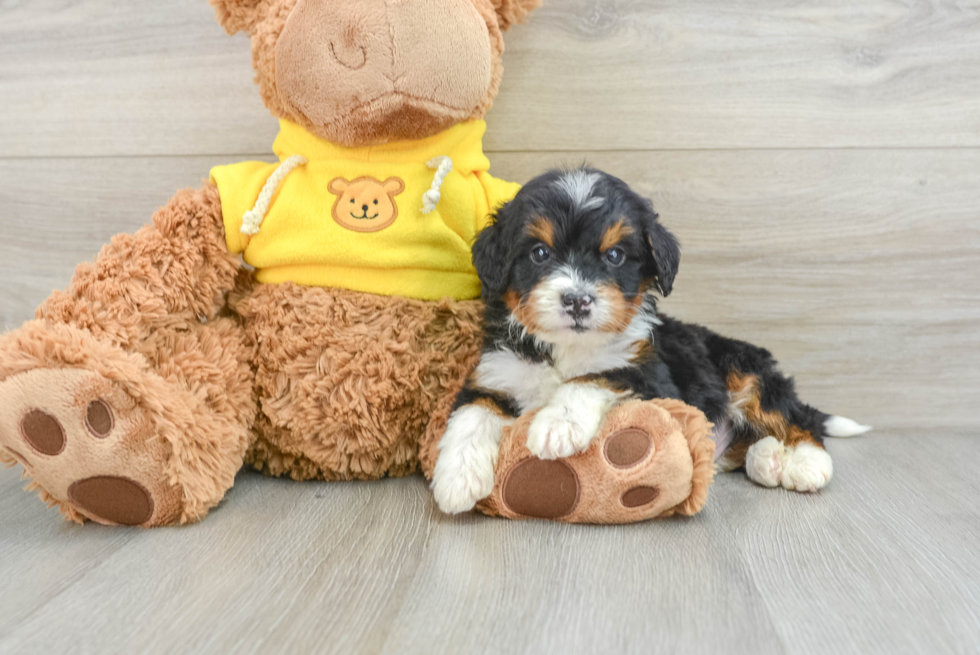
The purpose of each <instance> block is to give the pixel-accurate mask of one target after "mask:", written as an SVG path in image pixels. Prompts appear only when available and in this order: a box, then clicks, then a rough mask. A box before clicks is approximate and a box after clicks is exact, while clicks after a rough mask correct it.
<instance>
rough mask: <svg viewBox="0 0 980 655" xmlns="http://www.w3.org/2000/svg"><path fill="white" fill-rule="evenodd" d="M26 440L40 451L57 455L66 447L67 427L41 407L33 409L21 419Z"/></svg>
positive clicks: (21, 428) (22, 432)
mask: <svg viewBox="0 0 980 655" xmlns="http://www.w3.org/2000/svg"><path fill="white" fill-rule="evenodd" d="M20 432H21V434H22V435H24V441H26V442H27V443H29V444H31V446H33V447H34V448H35V449H36V450H37V451H38V452H39V453H43V454H45V455H57V454H58V453H60V452H61V451H62V450H64V449H65V442H66V440H65V428H63V427H62V426H61V423H60V422H59V421H58V419H56V418H55V417H53V416H51V415H50V414H48V413H46V412H42V411H41V410H39V409H32V410H31V411H29V412H27V414H25V415H24V418H23V419H21V421H20Z"/></svg>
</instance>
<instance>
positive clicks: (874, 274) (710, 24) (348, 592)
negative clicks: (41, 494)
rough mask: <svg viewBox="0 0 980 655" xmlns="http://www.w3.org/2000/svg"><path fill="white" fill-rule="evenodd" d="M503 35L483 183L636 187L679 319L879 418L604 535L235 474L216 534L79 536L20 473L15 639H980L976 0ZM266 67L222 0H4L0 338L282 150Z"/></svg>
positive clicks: (658, 10) (687, 10) (4, 539)
mask: <svg viewBox="0 0 980 655" xmlns="http://www.w3.org/2000/svg"><path fill="white" fill-rule="evenodd" d="M507 44H508V51H507V54H506V55H505V65H506V66H507V73H506V75H505V78H504V84H503V88H502V90H501V95H500V97H499V99H498V101H497V103H496V106H495V107H494V109H493V110H492V112H491V114H490V117H489V124H490V129H489V133H488V140H487V145H488V150H489V151H490V152H491V159H492V161H493V162H494V173H495V174H496V175H498V176H500V177H504V178H509V179H514V180H517V181H525V180H527V179H529V178H530V177H532V176H533V175H535V174H537V173H539V172H541V171H542V170H544V169H546V168H548V167H551V166H554V165H557V164H573V165H574V164H577V163H580V162H582V161H584V160H588V161H590V162H592V163H593V164H595V165H598V166H600V167H603V168H606V169H607V170H609V171H611V172H613V173H615V174H617V175H620V176H622V177H623V178H624V179H626V180H627V181H629V182H630V183H631V184H633V185H635V186H636V188H638V189H639V190H640V191H641V192H643V193H644V194H647V195H648V196H650V197H652V198H653V199H654V202H655V204H656V206H657V208H658V210H659V211H660V213H661V215H662V219H663V221H664V222H665V223H666V224H667V225H668V226H669V227H670V228H671V229H672V230H674V231H675V232H676V233H677V234H678V236H679V237H680V239H681V241H682V243H683V252H684V256H683V262H682V266H681V273H680V276H679V278H678V280H677V284H676V285H675V292H674V294H673V295H672V296H671V297H670V298H669V299H668V300H667V301H666V302H665V303H663V309H664V311H666V312H667V313H671V314H673V315H676V316H678V317H681V318H685V319H690V320H696V321H700V322H704V323H706V324H708V325H710V326H712V327H714V328H716V329H718V330H719V331H722V332H725V333H727V334H730V335H732V336H736V337H740V338H744V339H749V340H751V341H753V342H756V343H759V344H762V345H765V346H766V347H768V348H770V349H771V350H772V351H773V352H774V354H775V355H776V356H777V357H778V358H779V359H780V360H781V362H782V364H783V367H784V368H785V370H787V371H789V372H791V373H793V374H795V375H796V378H797V382H798V386H799V388H800V391H801V394H802V395H803V397H804V398H806V399H807V400H808V401H811V402H812V403H814V404H815V405H817V406H819V407H821V408H823V409H825V410H827V411H833V412H839V413H843V414H846V415H849V416H853V417H854V418H857V419H860V420H862V421H866V422H870V423H874V424H875V425H876V426H878V429H877V430H876V431H875V432H874V433H872V434H871V435H870V436H868V437H864V438H861V439H855V440H834V441H832V442H830V443H829V445H828V450H829V451H830V453H831V454H832V455H833V457H834V462H835V478H834V480H833V481H832V483H831V484H830V486H829V487H828V488H827V489H825V490H824V491H823V492H821V493H820V494H817V495H810V496H802V495H797V494H792V493H788V492H783V491H778V490H777V491H773V490H765V489H761V488H759V487H757V486H754V485H752V484H751V483H749V482H748V481H747V480H746V479H745V477H744V475H742V474H740V473H736V474H730V475H722V476H720V477H719V479H718V480H717V482H716V483H715V486H714V488H713V490H712V497H711V499H710V501H709V503H708V506H707V508H706V509H705V511H704V512H703V513H702V514H700V515H698V516H697V517H695V518H693V519H690V520H669V521H664V522H655V523H647V524H642V525H634V526H620V527H605V528H596V527H588V526H565V525H556V524H550V523H542V522H509V521H502V520H495V519H488V518H484V517H477V516H466V517H462V518H455V519H452V518H448V517H445V516H443V515H441V514H440V513H439V512H438V511H437V510H436V509H435V506H434V504H433V501H432V498H431V494H430V493H429V491H428V490H427V489H426V486H425V484H424V482H423V481H422V480H421V479H419V478H411V479H405V480H388V481H383V482H377V483H337V484H317V483H303V484H299V483H293V482H289V481H282V480H267V479H263V478H260V477H258V476H256V475H253V474H250V473H243V474H242V475H241V476H240V477H239V480H238V484H237V485H236V487H235V488H234V489H233V490H232V491H231V492H230V493H229V494H228V497H227V499H226V500H225V502H224V503H223V504H222V505H221V506H219V507H218V508H217V509H216V510H215V511H214V512H213V514H212V515H210V516H209V517H208V518H207V520H206V521H205V522H203V523H201V524H199V525H196V526H190V527H186V528H180V529H167V530H155V531H150V532H143V531H138V530H129V529H110V528H104V527H100V526H94V525H86V526H84V527H79V526H74V525H70V524H65V523H63V522H61V520H60V519H59V517H58V516H57V514H56V513H55V512H53V511H50V510H45V509H44V506H43V504H42V503H40V501H38V499H37V498H36V497H35V496H33V495H28V494H25V493H23V492H22V491H21V490H20V487H21V486H22V484H21V483H20V482H19V481H18V474H19V469H12V470H6V471H0V575H2V581H3V582H2V585H0V589H2V593H0V653H2V654H6V653H37V652H42V653H48V652H50V653H60V652H66V653H115V652H118V653H131V652H146V653H172V652H181V653H184V652H186V653H198V652H200V653H215V652H222V653H223V652H229V653H266V652H317V653H320V652H322V653H351V652H360V653H369V654H375V653H399V654H401V653H407V654H412V653H425V654H427V655H428V654H431V653H464V652H465V653H508V654H510V653H548V652H555V653H559V652H560V653H595V652H610V653H611V652H617V653H650V652H668V653H681V654H683V653H696V654H701V653H716V652H718V653H720V652H724V653H747V654H751V655H768V654H770V653H771V654H784V653H786V654H796V653H800V654H811V653H814V654H827V655H838V654H840V653H862V654H877V653H882V654H886V653H887V654H889V655H891V654H892V653H923V654H924V655H935V654H936V653H962V654H964V655H965V654H968V653H969V654H972V653H975V652H976V651H977V648H978V646H977V644H978V643H980V557H978V556H977V550H976V544H977V542H978V539H980V479H978V477H977V476H976V473H975V468H976V462H977V460H978V458H980V422H978V420H977V415H976V407H977V401H978V399H980V56H978V53H980V4H978V3H977V2H976V1H975V0H935V1H931V0H908V1H907V2H893V1H891V0H868V1H866V2H861V3H854V2H846V1H845V0H821V1H820V2H810V3H799V2H793V1H791V0H763V1H749V0H735V1H731V0H727V1H723V0H706V1H705V2H697V3H692V2H681V1H677V0H545V6H544V7H543V8H542V9H541V10H540V11H539V12H538V13H537V14H535V15H534V16H533V18H532V21H531V22H530V23H529V24H528V25H526V26H521V27H518V28H516V29H514V30H513V31H512V32H511V33H510V34H509V35H508V40H507ZM249 61H250V52H249V43H248V40H247V38H245V37H243V36H241V35H239V36H236V37H233V38H229V37H227V36H225V35H224V33H223V32H222V30H221V29H220V28H219V27H218V26H217V25H216V24H215V22H214V20H213V17H212V13H211V9H210V8H209V7H208V6H207V4H206V2H205V1H204V0H168V1H167V2H155V3H147V2H143V3H135V2H126V1H123V0H30V1H28V0H0V228H2V235H3V237H2V238H0V279H2V280H3V285H2V291H0V329H12V328H16V327H17V326H18V325H20V324H21V323H22V322H23V321H24V320H26V319H28V318H30V317H31V316H32V313H33V309H34V307H35V306H36V305H37V304H38V303H39V302H41V301H42V300H43V299H44V298H45V297H46V296H47V295H48V293H50V291H51V289H53V288H61V287H63V286H64V285H65V284H67V282H68V280H69V278H70V276H71V273H72V270H73V269H74V267H75V265H76V264H77V263H78V262H79V261H82V260H87V259H91V258H92V257H93V256H94V255H95V254H96V253H97V252H98V251H99V249H100V248H101V247H102V245H103V244H104V243H106V242H107V241H108V239H109V238H110V237H111V236H112V235H113V234H116V233H118V232H123V231H126V232H131V231H133V230H136V229H137V228H139V227H140V226H141V225H143V224H144V223H146V222H147V221H148V220H149V219H150V216H151V215H152V212H153V211H154V210H155V209H156V208H157V207H159V206H161V205H162V204H164V203H165V202H166V201H167V199H168V198H169V197H170V196H172V195H173V193H174V191H175V190H176V189H178V188H181V187H187V186H196V185H199V184H200V183H201V181H202V180H203V179H204V178H205V177H206V176H207V172H208V170H209V168H210V167H211V166H214V165H216V164H223V163H229V162H233V161H238V160H242V159H251V158H259V157H263V158H266V159H270V158H269V157H268V154H267V153H269V151H270V146H271V142H272V139H273V138H274V136H275V133H276V129H277V127H276V122H275V120H273V119H272V118H270V117H269V115H268V113H267V111H266V110H265V108H264V107H263V106H262V103H261V101H260V99H259V97H258V94H257V92H256V90H255V88H254V85H253V84H252V81H251V78H252V73H251V70H250V64H249Z"/></svg>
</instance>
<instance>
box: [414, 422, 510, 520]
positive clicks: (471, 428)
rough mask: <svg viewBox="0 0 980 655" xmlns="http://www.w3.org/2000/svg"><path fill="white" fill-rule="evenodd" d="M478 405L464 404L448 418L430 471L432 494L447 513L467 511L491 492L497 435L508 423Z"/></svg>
mask: <svg viewBox="0 0 980 655" xmlns="http://www.w3.org/2000/svg"><path fill="white" fill-rule="evenodd" d="M510 422H511V421H510V419H506V418H504V417H502V416H500V415H499V414H496V413H494V412H493V411H490V410H489V409H487V408H485V407H482V406H480V405H467V406H465V407H461V408H460V409H458V410H456V411H455V412H454V413H453V415H452V416H450V417H449V423H448V424H447V425H446V433H445V434H444V435H443V437H442V440H440V442H439V458H438V459H437V460H436V467H435V470H434V471H433V473H432V494H433V496H435V499H436V503H437V504H438V505H439V509H441V510H442V511H443V512H445V513H447V514H459V513H461V512H468V511H470V510H471V509H473V507H474V506H475V505H476V503H477V502H478V501H480V500H483V499H484V498H486V497H487V496H489V495H490V494H491V492H493V468H494V465H496V463H497V453H498V447H499V444H500V437H501V435H502V434H503V430H504V427H505V426H506V425H507V424H508V423H510Z"/></svg>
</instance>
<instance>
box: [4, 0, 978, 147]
mask: <svg viewBox="0 0 980 655" xmlns="http://www.w3.org/2000/svg"><path fill="white" fill-rule="evenodd" d="M507 45H508V52H507V54H506V55H505V62H504V63H505V65H506V67H507V73H506V75H505V77H504V83H503V88H502V90H501V95H500V98H499V100H498V101H497V103H496V106H495V107H494V109H493V111H492V112H491V114H490V119H489V122H490V131H489V138H488V147H489V149H490V150H509V151H523V150H528V149H531V150H609V149H628V150H642V149H651V148H660V149H662V148H679V149H690V148H762V147H783V148H785V147H793V148H796V147H807V148H814V147H816V148H826V147H866V146H889V147H902V146H905V147H909V146H915V147H922V146H925V147H933V146H949V147H964V146H972V147H976V146H980V97H978V94H977V92H976V89H977V87H978V85H980V57H978V56H977V52H978V51H980V4H978V3H976V2H974V1H963V0H910V1H909V2H894V1H892V0H865V1H864V2H860V3H854V2H851V1H849V0H824V1H823V2H820V3H800V2H795V1H793V0H765V1H763V2H759V1H756V0H736V1H734V2H733V1H732V0H710V1H707V2H698V3H690V2H683V1H682V0H551V1H550V2H548V1H546V2H545V4H544V7H543V8H542V9H541V10H540V11H539V12H538V13H536V14H534V15H533V16H532V18H531V20H530V22H529V23H528V24H527V25H526V26H521V27H518V28H515V29H514V30H513V31H512V32H511V33H510V34H508V41H507ZM249 62H250V46H249V42H248V40H247V38H246V37H244V36H242V35H238V36H236V37H234V38H229V37H227V36H225V34H224V32H223V31H222V30H221V28H220V27H219V26H218V25H217V24H216V23H215V22H214V20H213V18H212V15H211V10H210V8H209V7H208V6H207V4H206V3H205V1H204V0H168V2H155V3H134V2H122V1H119V0H115V1H108V0H82V1H79V0H34V1H32V2H23V1H21V0H5V2H2V3H0V97H2V98H3V99H4V100H3V102H2V103H0V153H2V154H4V155H6V156H16V157H38V156H66V155H71V156H80V157H89V156H93V155H148V154H161V155H162V154H166V155H175V154H176V155H207V154H235V153H255V152H265V151H266V149H267V148H268V144H269V142H270V140H271V138H272V136H273V135H274V133H275V124H274V122H271V121H269V120H268V113H267V112H266V110H265V108H264V107H263V106H262V103H261V102H260V100H259V97H258V93H257V92H256V91H255V89H254V87H253V85H252V82H251V79H252V73H251V70H250V68H249V66H250V63H249ZM624 126H629V128H628V129H624Z"/></svg>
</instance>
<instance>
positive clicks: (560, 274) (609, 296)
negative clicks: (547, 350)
mask: <svg viewBox="0 0 980 655" xmlns="http://www.w3.org/2000/svg"><path fill="white" fill-rule="evenodd" d="M679 261H680V249H679V247H678V243H677V239H675V238H674V236H673V235H672V234H671V233H670V232H668V231H667V230H666V229H665V228H664V227H663V226H662V225H660V223H659V222H658V220H657V214H656V213H655V212H654V211H653V207H652V206H651V204H650V202H649V201H647V200H645V199H644V198H641V197H640V196H638V195H637V194H636V193H634V192H633V191H632V190H631V189H630V188H629V187H628V186H627V185H626V183H625V182H623V181H622V180H620V179H618V178H616V177H613V176H612V175H608V174H606V173H603V172H601V171H597V170H595V169H591V168H580V169H575V170H571V171H563V170H561V171H551V172H549V173H546V174H544V175H542V176H540V177H537V178H535V179H534V180H532V181H531V182H530V183H528V184H527V186H525V187H524V188H523V189H522V190H521V191H520V193H518V194H517V196H516V197H515V198H514V200H512V201H511V202H509V203H507V204H506V205H505V206H503V207H502V208H501V209H500V210H499V211H498V212H497V215H496V220H495V221H494V224H493V225H491V226H490V227H488V228H486V229H485V230H484V231H483V232H482V233H481V234H480V236H479V237H478V238H477V241H476V243H475V244H474V246H473V262H474V265H475V266H476V270H477V273H478V274H479V275H480V280H481V281H482V283H483V294H484V299H485V300H487V301H488V302H492V301H494V300H497V301H501V302H503V303H504V304H505V305H506V306H507V308H508V309H509V310H510V312H511V316H512V318H513V320H515V321H517V322H518V323H520V324H521V325H522V326H523V327H524V328H525V329H526V330H527V331H528V333H530V334H533V335H535V336H537V337H539V338H542V339H544V340H547V341H554V340H567V339H569V338H574V335H585V334H596V333H600V334H601V333H605V334H615V333H620V332H623V331H625V330H626V329H627V328H628V327H629V326H630V325H631V323H632V322H633V319H634V317H636V315H637V314H638V313H639V312H640V311H641V309H642V307H643V299H644V295H646V294H647V293H648V292H650V291H653V290H657V291H659V292H660V293H661V294H662V295H663V296H667V295H669V294H670V291H671V287H672V285H673V282H674V277H675V276H676V274H677V268H678V265H679Z"/></svg>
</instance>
